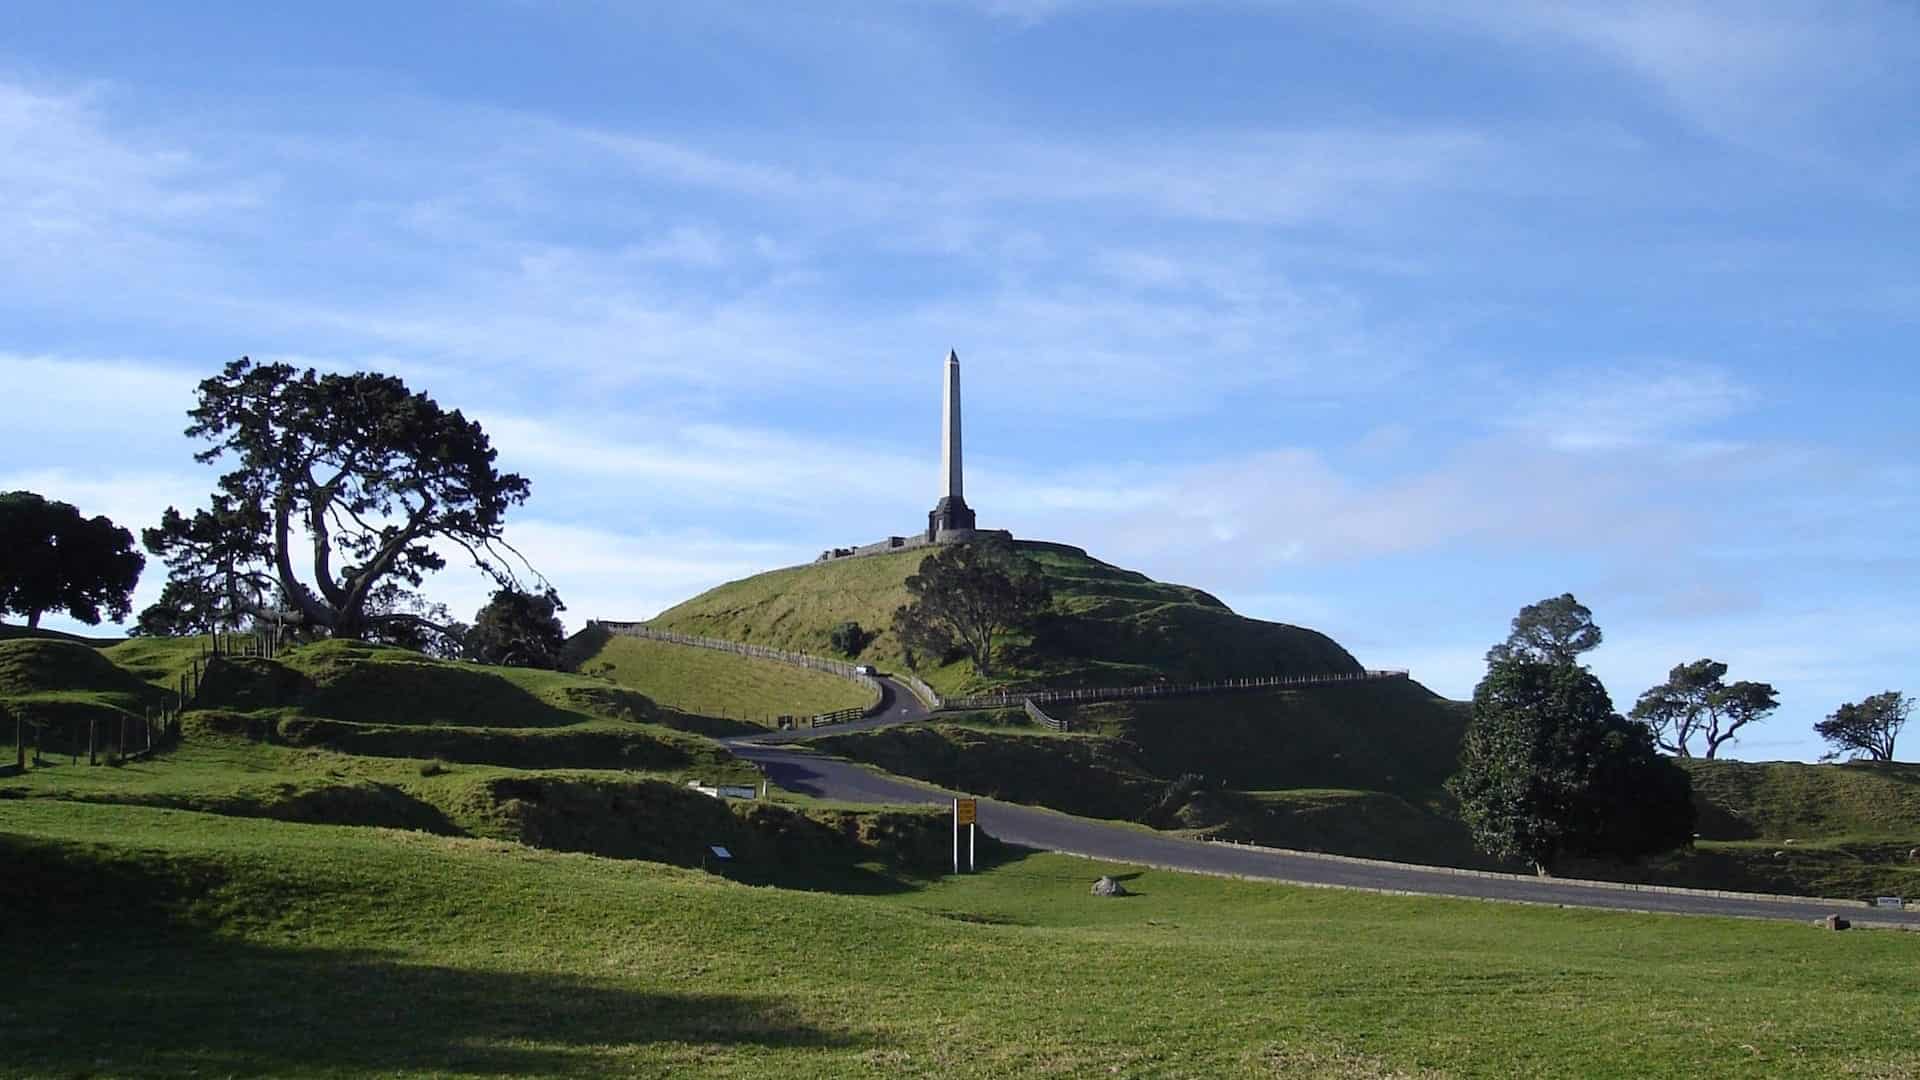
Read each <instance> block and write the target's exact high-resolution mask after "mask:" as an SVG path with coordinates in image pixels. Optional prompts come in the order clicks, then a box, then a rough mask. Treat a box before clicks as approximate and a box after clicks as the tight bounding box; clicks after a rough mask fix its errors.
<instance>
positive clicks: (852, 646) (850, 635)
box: [827, 620, 873, 657]
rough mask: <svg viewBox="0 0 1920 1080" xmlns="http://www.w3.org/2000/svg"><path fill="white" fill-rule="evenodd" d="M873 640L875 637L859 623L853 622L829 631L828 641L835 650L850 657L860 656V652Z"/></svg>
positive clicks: (849, 621) (839, 625) (842, 624)
mask: <svg viewBox="0 0 1920 1080" xmlns="http://www.w3.org/2000/svg"><path fill="white" fill-rule="evenodd" d="M872 640H873V635H871V634H869V633H867V632H866V631H865V630H864V629H862V628H861V626H860V624H859V623H857V622H854V621H852V620H848V621H846V622H843V623H839V624H837V625H835V626H834V628H833V629H831V630H829V631H827V641H828V642H830V643H831V644H832V645H833V647H834V648H835V649H838V650H839V651H840V652H841V654H843V655H845V656H849V657H853V656H859V655H860V650H862V649H864V648H866V647H867V643H868V642H869V641H872Z"/></svg>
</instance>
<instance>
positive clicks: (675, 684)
mask: <svg viewBox="0 0 1920 1080" xmlns="http://www.w3.org/2000/svg"><path fill="white" fill-rule="evenodd" d="M574 670H575V671H578V672H580V673H581V674H584V675H592V676H596V677H599V678H604V679H607V680H610V681H612V682H615V683H618V684H619V685H621V686H624V687H628V688H630V689H633V690H637V691H639V692H640V693H642V694H645V695H646V696H647V697H649V698H651V699H653V701H655V702H656V703H658V704H660V705H662V706H664V707H666V708H668V709H675V710H678V711H680V712H683V713H690V714H693V715H697V716H715V717H725V718H729V719H734V720H743V721H746V722H749V723H754V724H760V725H765V726H769V727H771V726H772V721H773V718H774V717H777V716H783V715H786V716H812V715H815V714H818V713H825V712H835V711H837V710H840V709H864V708H866V707H867V706H868V705H871V704H873V700H874V698H873V692H872V691H870V690H868V689H867V688H866V687H863V686H861V685H860V684H859V683H857V682H854V681H853V680H852V679H846V678H842V677H840V676H838V675H829V674H827V673H826V672H824V671H812V670H809V669H807V668H802V667H795V666H793V665H791V664H782V663H779V662H777V661H773V660H761V659H758V658H756V657H748V656H735V655H734V654H732V653H727V652H721V651H719V650H716V649H701V648H696V647H694V646H690V645H675V644H672V643H670V642H665V641H650V640H644V639H641V638H633V637H622V636H620V635H618V634H612V635H607V636H606V637H605V639H604V641H603V642H602V643H601V644H600V645H599V647H598V648H597V649H593V650H592V651H590V652H586V653H585V655H583V656H581V657H579V658H578V659H577V660H576V661H575V664H574Z"/></svg>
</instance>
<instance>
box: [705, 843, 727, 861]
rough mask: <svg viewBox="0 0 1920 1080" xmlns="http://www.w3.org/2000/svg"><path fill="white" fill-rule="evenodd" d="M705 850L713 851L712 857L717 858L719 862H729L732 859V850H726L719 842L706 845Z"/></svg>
mask: <svg viewBox="0 0 1920 1080" xmlns="http://www.w3.org/2000/svg"><path fill="white" fill-rule="evenodd" d="M707 850H708V851H711V852H713V857H714V858H716V859H719V860H720V861H721V862H729V861H731V860H732V859H733V852H731V851H728V850H727V849H726V848H723V847H721V846H720V845H719V844H714V845H712V846H710V847H708V848H707Z"/></svg>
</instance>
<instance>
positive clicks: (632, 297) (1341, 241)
mask: <svg viewBox="0 0 1920 1080" xmlns="http://www.w3.org/2000/svg"><path fill="white" fill-rule="evenodd" d="M708 7H713V8H719V9H720V10H682V9H691V8H708ZM1516 8H1518V9H1521V10H1515V9H1516ZM796 9H798V10H796ZM7 24H8V25H7V27H6V31H5V33H4V34H0V386H4V387H6V388H7V391H8V392H7V393H5V394H3V395H0V447H4V453H3V454H0V489H10V488H18V487H25V488H29V489H31V490H36V491H39V492H41V493H43V494H46V495H48V496H51V497H57V498H63V499H66V500H68V501H71V502H74V503H76V504H77V505H79V506H80V507H81V508H82V509H83V510H84V511H86V512H88V513H106V514H109V515H110V516H112V517H114V518H115V519H116V520H117V521H120V522H121V523H123V524H126V525H129V526H131V527H135V528H138V527H139V526H141V525H146V524H150V523H152V522H153V521H155V520H156V519H157V518H158V515H159V512H160V510H161V509H162V508H164V507H165V506H167V505H169V504H174V505H179V506H182V507H183V508H184V507H187V506H190V505H195V504H198V503H199V502H200V501H201V500H203V499H204V497H205V493H206V492H207V491H208V490H210V487H211V481H212V472H211V470H208V469H205V468H203V467H200V466H197V465H195V464H194V462H193V461H192V459H191V453H192V451H193V450H194V446H193V445H191V444H190V443H189V442H188V441H187V440H186V439H184V438H183V437H182V436H181V435H180V434H179V432H180V429H181V428H182V427H184V426H185V418H184V412H185V409H186V408H187V407H188V406H189V404H190V403H191V399H192V388H193V385H194V383H195V382H196V381H197V380H198V379H200V378H203V377H205V376H207V375H210V374H212V373H213V372H214V371H215V370H217V368H218V367H219V366H220V365H221V364H222V363H224V362H225V361H226V360H228V359H231V358H232V357H234V356H238V355H240V354H242V353H246V354H250V355H252V356H253V357H255V358H256V359H286V360H290V361H292V362H295V363H301V364H312V365H317V366H320V367H322V368H326V369H334V370H343V369H359V368H373V369H379V370H383V371H389V372H393V373H395V374H399V375H401V376H403V377H404V378H406V379H407V380H408V381H409V382H410V383H411V384H412V385H414V386H416V387H419V388H423V389H426V390H428V391H429V392H430V393H432V394H433V395H434V396H435V397H436V398H437V399H438V400H440V401H441V402H442V403H443V404H446V405H449V406H456V407H459V408H462V409H464V410H466V411H467V412H468V413H469V414H470V415H474V416H476V417H478V418H480V419H481V421H482V422H483V424H484V425H485V426H486V428H487V430H488V431H489V432H491V433H492V435H493V436H494V440H495V443H496V445H497V446H498V448H499V449H500V451H501V456H502V459H503V463H504V464H505V465H506V466H507V467H510V468H513V469H516V470H518V471H520V472H523V473H524V474H526V475H527V476H529V477H530V478H531V479H532V481H533V485H534V487H533V498H532V500H531V501H530V502H529V503H528V504H527V505H526V506H525V507H523V508H522V509H521V510H520V511H519V512H518V513H517V514H516V515H515V517H514V518H513V524H512V526H511V529H510V532H509V535H510V538H511V539H513V540H514V541H516V542H517V543H518V544H519V545H520V546H522V547H523V548H524V549H525V550H526V551H527V552H528V553H529V555H530V556H531V557H532V559H533V561H534V563H535V564H536V565H537V566H538V567H539V568H540V569H541V570H542V571H544V572H545V573H546V575H547V576H548V577H549V578H551V579H552V580H553V582H554V583H555V584H556V585H557V586H558V588H559V589H560V591H561V594H562V596H563V597H564V598H565V600H566V601H567V603H568V604H569V611H568V613H567V614H568V621H569V625H570V626H578V625H579V624H580V622H581V620H583V619H586V618H590V617H608V618H634V617H645V616H648V615H651V614H653V613H654V612H655V611H657V610H659V609H660V608H661V607H663V606H666V605H668V604H670V603H672V602H674V601H676V600H679V599H682V598H684V597H686V596H688V595H691V594H692V593H694V592H697V591H699V590H700V589H702V588H705V587H707V586H710V585H712V584H716V583H718V582H720V581H723V580H727V579H729V578H734V577H739V576H743V575H745V574H748V573H751V572H754V571H757V570H760V569H765V568H770V567H773V566H779V565H785V564H789V563H793V562H797V561H804V560H805V559H807V558H810V557H811V556H813V555H814V554H816V553H817V552H819V551H820V550H821V549H823V548H826V547H829V546H835V545H841V544H849V543H858V542H865V541H868V540H872V539H875V538H878V537H880V536H884V535H886V534H888V533H899V532H904V531H907V530H910V529H912V528H913V527H914V526H915V525H916V524H921V523H924V520H925V513H926V510H927V509H928V508H929V507H930V506H931V505H932V503H933V501H934V499H935V498H936V496H937V495H938V491H937V490H936V471H937V462H938V448H937V445H936V444H937V436H938V430H939V429H938V408H939V396H938V395H939V377H940V367H939V363H940V360H941V359H942V358H943V357H944V356H945V355H946V351H947V349H948V348H954V349H957V350H958V351H959V353H960V356H961V360H962V364H963V368H964V370H965V373H966V374H965V380H966V405H967V433H968V450H969V457H968V464H969V470H968V495H969V501H970V502H971V503H972V504H973V505H974V506H975V507H976V509H977V510H978V511H979V513H980V517H981V522H982V524H983V525H990V526H997V527H1005V528H1011V529H1013V530H1014V531H1015V532H1016V533H1017V534H1019V535H1021V536H1027V537H1036V538H1044V539H1053V540H1059V541H1064V542H1069V543H1074V544H1078V545H1081V546H1084V547H1086V548H1088V549H1089V550H1091V551H1092V552H1093V553H1094V554H1096V555H1098V556H1101V557H1103V558H1106V559H1108V560H1109V561H1112V562H1116V563H1119V564H1121V565H1124V566H1128V567H1132V568H1137V569H1140V570H1143V571H1145V572H1147V573H1149V574H1151V575H1153V576H1154V577H1157V578H1160V579H1163V580H1171V581H1178V582H1182V583H1186V584H1192V585H1196V586H1199V587H1202V588H1205V589H1208V590H1210V591H1212V592H1214V593H1216V594H1218V595H1219V596H1221V597H1222V598H1223V599H1225V600H1227V601H1228V602H1229V603H1231V604H1232V605H1233V606H1234V607H1235V608H1236V609H1238V610H1240V611H1242V612H1245V613H1248V614H1252V615H1256V616H1260V617H1263V618H1271V619H1279V620H1284V621H1289V622H1297V623H1301V624H1304V625H1308V626H1313V627H1317V628H1319V629H1322V630H1325V631H1327V632H1328V633H1330V634H1332V635H1333V636H1334V637H1336V638H1337V639H1338V640H1340V641H1341V642H1342V643H1343V644H1345V645H1346V646H1347V647H1348V648H1349V649H1351V650H1352V651H1353V652H1354V653H1355V654H1356V655H1357V656H1358V657H1359V658H1360V659H1361V660H1362V661H1363V662H1365V663H1367V664H1369V665H1371V666H1380V667H1409V668H1411V669H1412V670H1413V672H1414V674H1415V676H1416V677H1417V678H1420V679H1421V680H1423V681H1425V682H1426V683H1427V684H1428V685H1430V686H1432V687H1434V688H1435V689H1437V690H1439V691H1441V692H1443V693H1446V694H1449V695H1452V696H1465V695H1467V694H1468V693H1469V692H1470V691H1471V688H1472V685H1473V683H1474V681H1475V680H1476V679H1477V678H1478V676H1479V674H1480V673H1481V657H1482V655H1483V653H1484V652H1485V650H1486V648H1487V646H1488V645H1489V644H1491V643H1492V642H1494V641H1496V640H1498V639H1500V638H1501V637H1503V636H1504V634H1505V631H1506V627H1507V622H1508V620H1509V619H1510V618H1511V617H1512V615H1513V613H1514V612H1515V611H1516V610H1517V609H1518V608H1519V607H1520V606H1522V605H1523V604H1526V603H1529V602H1532V601H1534V600H1537V599H1540V598H1541V597H1544V596H1548V595H1553V594H1557V593H1560V592H1563V591H1569V590H1570V591H1572V592H1574V593H1575V594H1576V595H1578V596H1579V597H1580V598H1581V599H1582V600H1583V601H1584V602H1586V603H1587V604H1589V605H1590V606H1591V607H1592V608H1593V609H1594V612H1595V615H1596V618H1597V619H1598V621H1599V622H1600V624H1601V625H1602V627H1603V628H1604V629H1605V631H1606V637H1607V642H1606V644H1605V645H1604V646H1603V647H1602V648H1601V649H1600V650H1598V651H1597V652H1596V653H1594V654H1593V655H1592V665H1593V667H1594V669H1595V670H1596V671H1597V672H1598V673H1599V674H1600V675H1601V676H1602V678H1603V679H1604V680H1605V681H1606V682H1607V685H1608V687H1609V689H1610V690H1611V691H1612V693H1613V695H1614V698H1615V702H1616V704H1617V705H1618V706H1619V707H1621V708H1622V709H1625V708H1627V707H1628V706H1630V705H1631V704H1632V701H1633V699H1634V697H1635V696H1636V695H1637V694H1638V693H1639V692H1640V691H1641V690H1642V689H1644V688H1646V687H1647V686H1648V685H1650V684H1652V683H1654V682H1657V681H1659V679H1660V678H1662V677H1663V676H1664V673H1665V671H1666V669H1667V668H1668V667H1670V666H1672V665H1673V664H1676V663H1679V662H1682V661H1687V660H1692V659H1696V658H1698V657H1702V656H1711V657H1714V658H1717V659H1722V660H1725V661H1727V662H1728V663H1729V664H1730V665H1731V667H1732V671H1731V677H1734V678H1753V679H1763V680H1767V681H1771V682H1773V683H1775V684H1776V685H1777V686H1778V687H1779V688H1780V689H1781V697H1782V701H1783V707H1782V709H1781V710H1780V712H1779V714H1777V715H1776V717H1775V718H1774V719H1773V720H1771V721H1769V722H1768V724H1767V725H1766V726H1765V727H1764V728H1755V729H1752V732H1751V734H1749V735H1747V736H1745V737H1743V738H1742V739H1741V741H1740V742H1739V743H1737V744H1735V746H1736V747H1737V749H1735V751H1734V753H1735V754H1736V755H1737V756H1741V757H1747V758H1755V759H1759V758H1777V757H1801V758H1810V757H1813V756H1815V755H1817V754H1818V753H1819V751H1820V746H1819V744H1818V742H1817V740H1815V738H1814V737H1813V736H1812V734H1811V732H1810V730H1809V728H1810V726H1811V724H1812V723H1813V722H1814V721H1815V720H1817V719H1819V718H1820V717H1821V716H1823V715H1825V713H1827V712H1828V711H1830V710H1831V709H1832V708H1833V707H1834V706H1835V705H1837V704H1838V703H1840V702H1841V701H1846V700H1858V699H1859V698H1860V697H1862V696H1864V695H1866V694H1869V693H1873V692H1876V691H1879V690H1882V689H1888V688H1899V689H1906V690H1909V691H1920V680H1917V679H1916V678H1915V656H1916V651H1915V648H1914V634H1913V632H1912V629H1911V627H1912V624H1913V615H1914V612H1913V608H1914V605H1915V602H1916V600H1920V595H1917V593H1920V590H1916V587H1915V583H1916V580H1917V577H1916V572H1917V571H1920V556H1916V552H1915V542H1916V539H1920V536H1917V534H1920V509H1917V507H1920V468H1917V467H1916V464H1915V454H1914V451H1915V448H1916V437H1915V435H1914V434H1913V425H1912V417H1913V416H1914V414H1915V408H1916V405H1917V404H1920V375H1916V373H1915V370H1914V360H1915V350H1914V341H1915V337H1916V330H1920V123H1916V121H1920V14H1916V10H1915V9H1914V8H1913V6H1912V5H1910V4H1905V3H1887V4H1874V3H1865V2H1863V3H1856V4H1846V5H1826V4H1821V5H1816V4H1804V5H1801V4H1721V5H1699V6H1694V5H1689V4H1685V3H1678V2H1675V3H1658V4H1637V3H1632V2H1619V3H1606V4H1591V5H1589V4H1579V3H1569V4H1561V5H1505V4H1492V3H1478V2H1474V0H1463V2H1454V3H1446V4H1438V3H1433V4H1429V3H1421V2H1406V3H1399V2H1396V3H1386V2H1375V0H1353V2H1348V3H1329V4H1293V3H1283V2H1269V3H1261V2H1252V0H1249V2H1245V3H1234V2H1230V0H1221V2H1215V3H1179V2H1169V3H1120V4H1111V5H1109V4H1092V3H1086V4H1082V3H1073V2H1069V0H1057V2H1049V0H1035V2H1017V0H1007V2H1000V3H992V2H988V3H964V2H954V3H933V2H926V3H906V2H901V3H879V2H869V3H859V4H847V5H834V4H809V5H772V4H770V5H764V6H762V5H754V4H737V5H662V6H660V7H658V8H650V7H644V6H640V5H620V4H611V3H609V4H594V3H557V4H528V3H511V2H501V3H474V4H459V5H453V4H447V5H429V4H407V5H389V4H378V5H375V4H365V5H360V4H348V3H340V4H332V5H326V6H324V7H320V6H314V7H312V8H311V9H310V10H309V11H308V12H306V13H304V14H302V13H298V12H294V13H285V12H267V11H263V10H262V8H261V6H260V5H220V4H212V3H209V4H196V5H156V4H145V3H133V4H125V5H116V4H40V3H26V4H16V5H11V6H10V7H9V15H8V19H7ZM161 579H162V574H161V571H160V569H159V567H158V566H154V567H150V568H149V570H148V573H147V576H146V578H145V580H144V581H143V582H142V586H141V592H140V596H139V599H140V601H141V602H142V603H144V602H146V601H147V600H149V599H151V597H152V596H153V595H154V594H156V593H157V592H158V590H159V587H160V583H161ZM430 591H431V593H432V594H433V596H434V597H435V598H436V599H440V600H443V601H445V602H447V603H448V604H449V605H450V606H451V607H452V608H453V609H454V610H455V611H456V613H465V612H467V611H470V610H472V609H473V608H475V607H477V606H478V605H479V603H480V602H481V600H482V599H483V598H484V592H485V589H484V583H483V582H482V581H481V580H480V579H479V578H478V577H477V576H476V575H473V574H471V573H461V572H458V571H454V570H449V571H448V572H446V573H443V574H442V575H440V576H439V577H438V578H436V579H435V580H434V581H433V583H432V586H431V590H430ZM55 625H64V626H69V627H70V626H71V624H68V623H65V622H63V621H56V622H55ZM1910 753H1911V751H1909V752H1908V754H1909V755H1910ZM1903 756H1908V755H1903Z"/></svg>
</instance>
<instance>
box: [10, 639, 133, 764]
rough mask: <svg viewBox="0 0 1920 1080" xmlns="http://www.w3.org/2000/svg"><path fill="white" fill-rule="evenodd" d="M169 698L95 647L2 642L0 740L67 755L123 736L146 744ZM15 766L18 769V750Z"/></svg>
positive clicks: (67, 642) (69, 643)
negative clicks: (147, 729) (150, 725)
mask: <svg viewBox="0 0 1920 1080" xmlns="http://www.w3.org/2000/svg"><path fill="white" fill-rule="evenodd" d="M165 700H167V699H166V698H165V695H163V694H162V693H161V692H160V691H159V690H157V689H155V688H154V687H152V686H149V685H148V684H147V683H145V682H143V681H141V680H140V679H139V678H138V677H136V676H134V675H133V674H131V673H129V672H127V671H124V670H122V669H121V668H119V667H117V666H116V665H115V664H114V663H113V662H112V661H111V660H108V659H107V658H106V657H104V656H103V655H101V653H100V651H99V650H97V649H95V648H94V647H93V646H91V645H87V644H83V643H81V642H79V641H73V640H66V639H62V638H53V637H14V638H10V639H8V640H5V641H0V739H4V740H6V741H7V742H9V743H10V742H12V741H13V739H14V738H15V737H16V736H17V737H19V738H21V739H22V740H24V741H26V742H28V743H31V744H33V745H34V746H36V747H38V748H39V749H40V751H42V752H44V753H46V754H50V755H57V756H61V757H72V756H76V755H81V756H83V755H85V754H86V753H87V747H88V741H89V739H93V740H96V742H97V744H98V745H100V746H105V745H106V744H108V743H110V742H113V741H115V740H117V739H118V738H119V737H120V736H121V735H122V733H125V734H126V737H127V738H129V739H131V740H132V743H131V745H130V746H129V749H132V748H134V747H138V746H141V745H144V739H145V734H144V725H145V724H146V722H147V719H146V718H147V714H148V713H149V712H150V711H153V710H156V709H157V708H158V707H159V706H160V705H161V704H162V703H163V701H165ZM8 753H9V757H8V762H9V763H11V760H12V758H11V753H12V751H11V748H9V751H8Z"/></svg>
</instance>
